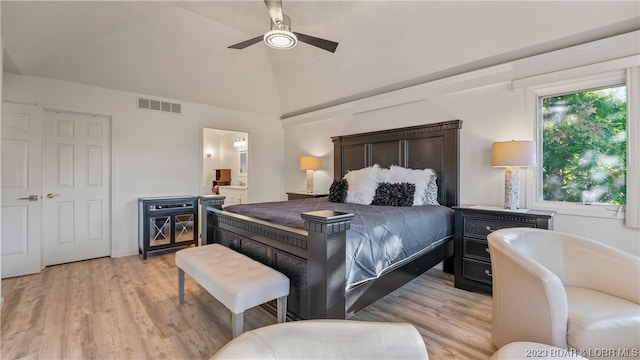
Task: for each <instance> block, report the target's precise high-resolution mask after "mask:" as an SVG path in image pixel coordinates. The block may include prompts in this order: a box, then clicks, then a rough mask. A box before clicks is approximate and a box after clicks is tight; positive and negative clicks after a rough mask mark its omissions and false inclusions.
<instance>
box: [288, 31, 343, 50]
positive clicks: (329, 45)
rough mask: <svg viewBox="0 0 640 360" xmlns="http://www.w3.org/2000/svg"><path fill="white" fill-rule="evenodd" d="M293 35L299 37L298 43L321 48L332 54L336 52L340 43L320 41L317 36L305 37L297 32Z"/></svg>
mask: <svg viewBox="0 0 640 360" xmlns="http://www.w3.org/2000/svg"><path fill="white" fill-rule="evenodd" d="M293 33H294V34H296V36H297V37H298V41H302V42H303V43H307V44H309V45H313V46H315V47H319V48H320V49H323V50H327V51H329V52H332V53H334V52H336V48H337V47H338V43H337V42H335V41H330V40H325V39H320V38H317V37H315V36H310V35H305V34H301V33H298V32H295V31H294V32H293Z"/></svg>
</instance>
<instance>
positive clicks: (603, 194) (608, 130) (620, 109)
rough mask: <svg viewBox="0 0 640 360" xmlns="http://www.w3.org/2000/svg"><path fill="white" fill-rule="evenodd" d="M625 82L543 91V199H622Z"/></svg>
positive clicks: (621, 202)
mask: <svg viewBox="0 0 640 360" xmlns="http://www.w3.org/2000/svg"><path fill="white" fill-rule="evenodd" d="M626 99H627V95H626V86H616V87H609V88H605V89H597V90H588V91H583V92H576V93H571V94H565V95H554V96H549V97H543V98H542V101H541V105H542V127H543V128H542V137H543V144H542V152H543V159H542V166H543V169H542V171H543V173H542V177H543V191H542V194H543V199H544V200H548V201H562V202H578V203H589V204H592V203H593V204H595V203H599V204H616V205H624V204H626V181H625V177H626V161H627V133H626V127H627V100H626Z"/></svg>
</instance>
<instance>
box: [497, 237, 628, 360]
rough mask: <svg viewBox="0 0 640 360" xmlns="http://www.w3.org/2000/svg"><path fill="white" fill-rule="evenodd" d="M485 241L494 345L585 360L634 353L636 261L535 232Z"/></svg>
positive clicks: (594, 245) (609, 250) (574, 239)
mask: <svg viewBox="0 0 640 360" xmlns="http://www.w3.org/2000/svg"><path fill="white" fill-rule="evenodd" d="M629 240H631V239H629ZM488 242H489V250H490V253H491V267H492V273H493V326H492V338H493V342H494V343H495V345H496V346H498V347H502V346H504V345H506V344H508V343H511V342H516V341H530V342H537V343H543V344H548V345H552V346H556V347H559V348H563V349H567V348H568V349H577V350H579V351H580V352H578V354H585V355H589V356H585V357H588V358H591V359H595V358H599V357H600V356H601V355H603V356H602V357H604V358H607V359H612V358H616V357H617V356H620V357H621V358H624V357H627V358H628V357H629V355H633V354H634V353H635V354H636V355H635V356H638V355H637V351H638V350H639V349H640V258H639V257H637V256H635V255H632V254H629V253H627V252H624V251H621V250H618V249H615V248H613V247H611V246H608V245H606V244H603V243H599V242H596V241H593V240H590V239H586V238H583V237H578V236H573V235H570V234H565V233H561V232H556V231H549V230H541V229H530V228H509V229H501V230H497V231H495V232H493V233H491V234H489V235H488ZM603 349H619V353H618V354H615V355H614V356H612V354H611V353H603V351H604V350H603Z"/></svg>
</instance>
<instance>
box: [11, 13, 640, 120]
mask: <svg viewBox="0 0 640 360" xmlns="http://www.w3.org/2000/svg"><path fill="white" fill-rule="evenodd" d="M0 6H1V7H2V8H1V11H2V38H3V41H4V71H7V72H11V73H17V74H23V75H31V76H41V77H46V78H52V79H59V80H65V81H71V82H77V83H83V84H89V85H95V86H101V87H106V88H112V89H117V90H124V91H130V92H135V93H140V94H146V95H153V96H158V97H166V98H170V99H177V100H185V101H193V102H198V103H203V104H209V105H214V106H220V107H225V108H231V109H238V110H245V111H251V112H257V113H264V114H270V115H276V116H283V117H287V116H291V115H295V114H299V113H303V112H306V111H309V110H314V109H318V108H322V107H325V106H329V105H335V104H339V103H343V102H346V101H349V100H354V99H358V98H362V97H365V96H369V95H374V94H378V93H382V92H385V91H389V90H394V89H398V88H401V87H404V86H408V85H414V84H418V83H422V82H425V81H429V80H433V79H436V78H438V77H443V76H445V75H451V74H455V73H461V72H464V71H468V70H472V69H476V68H481V67H484V66H489V65H495V64H498V63H502V62H505V61H508V60H514V59H517V58H521V57H524V56H529V55H534V54H538V53H543V52H546V51H550V50H555V49H558V48H561V47H566V46H570V45H575V44H580V43H584V42H587V41H592V40H596V39H600V38H603V37H607V36H611V35H617V34H620V33H625V32H629V31H635V30H638V29H640V2H638V1H619V2H616V1H602V2H599V1H566V2H564V1H535V2H527V1H494V2H488V1H468V2H462V1H393V0H390V1H287V0H284V2H283V10H284V13H285V14H287V15H288V16H290V17H291V19H292V30H293V31H297V32H301V33H304V34H308V35H313V36H316V37H320V38H325V39H329V40H333V41H337V42H339V43H340V45H339V46H338V49H337V51H336V52H335V53H333V54H332V53H330V52H327V51H324V50H321V49H318V48H315V47H312V46H310V45H307V44H304V43H301V44H299V45H298V46H296V47H295V48H293V49H291V50H274V49H271V48H268V47H267V46H266V45H264V44H263V43H261V42H260V43H258V44H255V45H252V46H250V47H248V48H246V49H244V50H234V49H228V48H227V46H229V45H232V44H235V43H238V42H241V41H244V40H247V39H249V38H253V37H255V36H258V35H260V34H263V33H265V32H266V31H268V30H269V22H270V20H269V16H268V13H267V9H266V7H265V5H264V3H263V2H262V1H260V0H252V1H41V2H40V1H5V0H3V1H2V2H1V5H0Z"/></svg>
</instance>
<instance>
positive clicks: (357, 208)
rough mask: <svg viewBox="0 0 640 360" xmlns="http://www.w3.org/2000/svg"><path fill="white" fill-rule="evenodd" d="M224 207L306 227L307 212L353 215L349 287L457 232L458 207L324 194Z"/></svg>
mask: <svg viewBox="0 0 640 360" xmlns="http://www.w3.org/2000/svg"><path fill="white" fill-rule="evenodd" d="M225 210H226V211H230V212H234V213H237V214H241V215H246V216H250V217H253V218H257V219H261V220H265V221H269V222H273V223H275V224H280V225H286V226H289V227H293V228H297V229H303V230H304V221H303V220H302V218H301V217H300V214H301V213H303V212H308V211H317V210H335V211H341V212H347V213H352V214H354V218H353V220H352V221H351V229H350V230H348V231H347V244H346V248H347V253H346V272H347V286H346V288H347V290H348V289H350V288H351V287H353V286H356V285H358V284H359V283H362V282H364V281H367V280H369V279H372V278H376V277H378V276H379V275H381V274H382V273H383V272H384V271H385V270H386V269H388V268H389V267H393V266H395V265H397V264H398V263H400V262H402V261H403V260H406V259H409V258H411V257H413V256H414V255H416V254H422V253H424V252H425V251H428V250H429V249H431V248H433V247H435V246H437V245H438V244H440V243H441V242H443V241H445V240H447V239H448V238H449V237H450V236H452V234H453V210H451V209H450V208H448V207H445V206H440V205H423V206H409V207H393V206H374V205H358V204H346V203H332V202H329V201H328V200H327V198H326V197H323V198H315V199H304V200H293V201H279V202H267V203H257V204H242V205H232V206H228V207H226V208H225Z"/></svg>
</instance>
